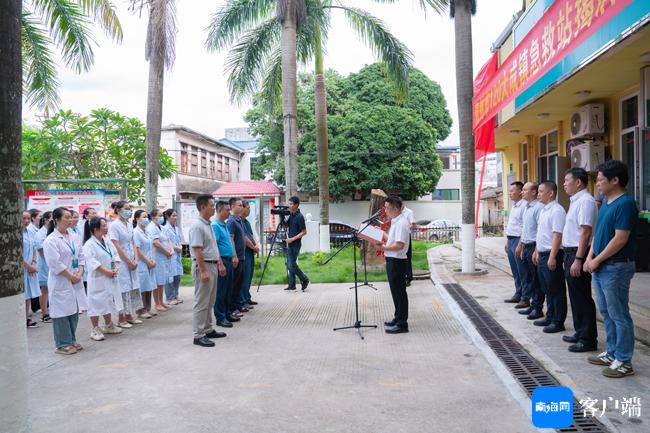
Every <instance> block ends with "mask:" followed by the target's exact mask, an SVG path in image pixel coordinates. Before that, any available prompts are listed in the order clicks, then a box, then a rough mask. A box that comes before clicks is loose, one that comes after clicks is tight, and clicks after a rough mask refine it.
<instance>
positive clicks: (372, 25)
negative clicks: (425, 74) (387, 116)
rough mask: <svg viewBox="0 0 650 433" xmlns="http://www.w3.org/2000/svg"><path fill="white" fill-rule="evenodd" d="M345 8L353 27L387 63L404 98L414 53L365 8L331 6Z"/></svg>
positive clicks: (392, 78) (391, 76) (396, 86)
mask: <svg viewBox="0 0 650 433" xmlns="http://www.w3.org/2000/svg"><path fill="white" fill-rule="evenodd" d="M331 8H337V9H343V10H344V12H345V16H346V17H347V19H348V22H349V23H350V25H351V26H352V28H353V29H354V30H355V31H356V32H357V33H358V34H359V36H360V37H361V38H362V39H363V40H364V42H365V43H366V44H367V45H368V47H369V48H370V49H371V50H372V51H373V53H374V54H375V56H377V57H378V58H379V60H380V61H382V62H383V63H384V64H385V65H386V69H387V73H388V78H390V80H391V81H392V82H393V84H394V85H395V88H396V90H397V95H396V96H397V97H398V98H399V99H403V98H404V97H405V96H406V94H407V93H408V74H409V70H410V68H411V66H412V64H413V54H412V53H411V51H410V50H409V49H408V48H407V47H406V45H404V44H403V43H402V42H401V41H400V40H399V39H397V38H396V37H395V36H394V35H393V34H392V33H391V32H390V31H389V30H388V29H387V28H386V27H385V26H384V23H382V22H381V20H379V19H378V18H376V17H374V16H372V15H370V14H369V13H368V12H366V11H364V10H363V9H358V8H351V7H345V6H331Z"/></svg>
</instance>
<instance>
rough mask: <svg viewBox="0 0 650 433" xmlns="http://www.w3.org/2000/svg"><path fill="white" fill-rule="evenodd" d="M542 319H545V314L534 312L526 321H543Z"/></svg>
mask: <svg viewBox="0 0 650 433" xmlns="http://www.w3.org/2000/svg"><path fill="white" fill-rule="evenodd" d="M542 317H544V313H542V312H541V311H537V310H533V311H531V312H530V314H529V315H528V316H526V319H528V320H535V319H541V318H542Z"/></svg>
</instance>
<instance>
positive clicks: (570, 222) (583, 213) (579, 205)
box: [562, 189, 598, 248]
mask: <svg viewBox="0 0 650 433" xmlns="http://www.w3.org/2000/svg"><path fill="white" fill-rule="evenodd" d="M597 215H598V206H596V199H594V198H593V196H592V195H591V194H589V192H588V191H587V190H586V189H583V190H582V191H580V192H578V193H576V194H574V195H572V196H571V204H570V205H569V212H567V214H566V224H564V231H563V232H562V247H564V248H575V247H577V246H578V245H579V244H580V232H581V230H582V228H581V226H589V227H591V228H593V227H594V226H595V225H596V216H597ZM592 236H593V233H592Z"/></svg>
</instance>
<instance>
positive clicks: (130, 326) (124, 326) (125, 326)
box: [118, 322, 133, 328]
mask: <svg viewBox="0 0 650 433" xmlns="http://www.w3.org/2000/svg"><path fill="white" fill-rule="evenodd" d="M118 325H119V327H120V328H133V325H131V324H130V323H129V322H120V323H119V324H118Z"/></svg>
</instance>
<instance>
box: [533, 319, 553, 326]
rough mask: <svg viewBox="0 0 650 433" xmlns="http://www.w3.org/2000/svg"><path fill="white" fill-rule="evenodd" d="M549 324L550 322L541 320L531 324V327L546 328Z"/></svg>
mask: <svg viewBox="0 0 650 433" xmlns="http://www.w3.org/2000/svg"><path fill="white" fill-rule="evenodd" d="M550 324H551V321H550V320H548V319H543V320H535V321H534V322H533V325H535V326H548V325H550Z"/></svg>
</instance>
